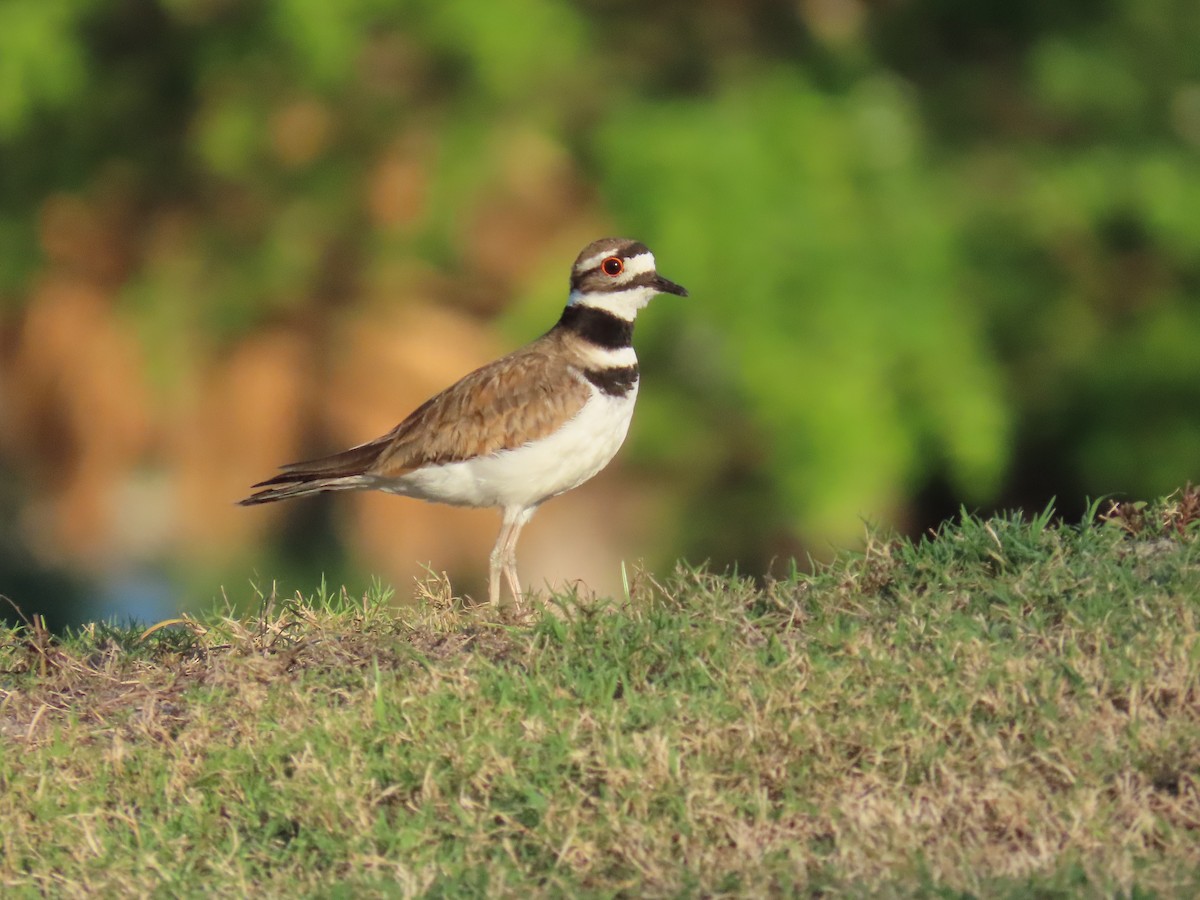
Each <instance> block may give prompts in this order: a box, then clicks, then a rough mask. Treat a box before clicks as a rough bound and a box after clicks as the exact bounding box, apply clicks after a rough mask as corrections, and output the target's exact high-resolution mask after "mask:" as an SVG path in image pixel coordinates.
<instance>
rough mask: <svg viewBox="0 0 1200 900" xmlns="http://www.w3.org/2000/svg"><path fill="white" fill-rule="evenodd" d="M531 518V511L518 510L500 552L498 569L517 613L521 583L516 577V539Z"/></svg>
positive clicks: (519, 605) (519, 606)
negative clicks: (501, 573)
mask: <svg viewBox="0 0 1200 900" xmlns="http://www.w3.org/2000/svg"><path fill="white" fill-rule="evenodd" d="M532 516H533V510H532V509H523V510H520V512H519V513H518V514H517V515H516V516H515V517H514V518H513V522H512V527H511V529H510V530H509V533H508V537H507V539H506V540H505V542H504V547H503V549H502V550H501V551H500V567H501V569H502V571H503V572H504V578H505V580H506V581H507V582H508V589H509V590H510V591H512V596H513V602H514V603H516V606H517V610H518V611H520V609H521V581H520V579H519V578H518V577H517V539H518V538H520V536H521V529H522V528H524V527H525V523H526V522H528V521H529V520H530V518H532Z"/></svg>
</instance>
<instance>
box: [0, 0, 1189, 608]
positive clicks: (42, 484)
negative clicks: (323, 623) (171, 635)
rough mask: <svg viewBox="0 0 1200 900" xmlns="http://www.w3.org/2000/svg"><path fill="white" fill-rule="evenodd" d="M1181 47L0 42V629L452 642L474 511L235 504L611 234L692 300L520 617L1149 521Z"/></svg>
mask: <svg viewBox="0 0 1200 900" xmlns="http://www.w3.org/2000/svg"><path fill="white" fill-rule="evenodd" d="M1197 48H1200V4H1197V3H1196V2H1195V0H1058V2H1054V3H1046V2H1043V0H972V2H969V3H968V2H961V0H888V2H865V0H687V2H671V0H668V2H661V3H644V2H629V0H626V2H617V0H611V2H602V0H591V2H568V0H487V2H482V0H407V2H403V0H388V2H384V0H340V2H336V3H333V2H329V0H261V2H253V0H159V2H152V0H38V2H17V0H4V2H2V3H0V378H2V381H0V593H3V594H4V595H5V596H7V597H9V598H11V599H12V600H13V601H14V602H15V603H16V604H17V605H19V606H20V607H21V609H22V610H23V611H24V612H25V613H26V614H27V615H31V614H33V613H42V614H45V615H47V616H48V617H49V619H50V621H51V623H52V624H57V625H62V624H64V623H71V622H79V621H83V620H87V619H91V618H94V617H96V616H113V615H115V616H117V617H135V618H139V619H142V620H153V619H155V618H156V617H161V616H165V615H169V614H170V613H171V612H173V611H174V610H175V609H177V608H181V607H182V608H188V607H191V606H194V605H196V604H200V605H204V604H207V603H211V602H212V601H213V599H214V598H216V597H220V596H221V594H222V592H224V593H226V594H227V595H228V596H229V597H230V598H231V599H233V600H234V601H246V602H249V600H250V598H252V597H253V590H252V588H251V584H252V583H253V584H257V585H258V586H259V588H260V589H269V588H270V586H271V585H272V584H275V585H276V586H277V589H278V590H281V591H284V592H290V591H292V590H295V589H301V590H304V591H308V590H311V589H312V588H313V587H314V586H315V584H316V583H317V581H318V580H319V579H320V578H321V576H322V574H324V575H325V576H326V578H327V579H328V581H329V583H331V584H341V583H343V582H344V583H346V584H347V585H348V586H350V588H351V590H358V589H360V588H361V587H362V586H364V585H365V584H366V583H367V582H368V581H369V580H370V579H371V578H372V577H379V578H381V579H382V580H384V581H388V582H391V583H393V584H395V585H396V587H397V590H398V595H399V596H400V598H402V599H403V598H405V597H407V596H409V595H411V593H412V589H411V577H412V576H413V575H414V574H418V573H419V572H420V571H421V566H422V565H423V564H427V563H428V564H431V565H432V567H433V568H434V569H435V570H438V571H440V570H443V569H444V570H446V571H448V572H450V574H451V575H452V577H453V578H454V581H455V585H456V588H457V589H459V590H461V591H462V592H464V593H469V594H474V595H476V596H478V594H479V593H480V589H481V588H482V579H483V574H484V571H485V569H486V554H487V551H488V549H489V548H490V546H491V543H492V540H493V538H494V535H495V532H496V530H497V527H498V518H497V516H496V514H495V513H493V512H490V511H467V510H455V509H447V508H443V507H436V506H430V505H425V504H421V503H418V502H416V501H411V500H403V499H397V498H390V497H384V496H375V495H363V496H358V497H345V496H343V497H339V498H337V499H321V500H313V501H305V502H298V503H292V504H282V505H276V506H269V507H261V508H256V509H243V508H240V507H237V506H235V505H234V501H235V500H237V499H238V498H239V497H241V496H244V495H245V493H246V491H247V488H248V486H249V485H250V484H251V483H252V482H254V481H257V480H260V479H262V478H264V477H267V476H268V475H270V474H272V472H273V470H274V467H275V466H276V465H278V464H279V463H282V462H285V461H290V460H293V459H297V458H303V457H307V456H313V455H319V454H322V453H325V452H330V451H333V450H338V449H342V448H344V447H346V446H349V445H351V444H354V443H358V442H360V441H363V440H366V439H368V438H371V437H374V436H376V435H377V434H380V433H382V432H383V431H385V430H387V429H388V428H390V427H391V426H392V425H394V424H395V423H396V422H397V421H398V420H399V419H400V418H402V417H403V416H404V415H405V414H406V413H407V412H408V411H409V410H410V409H411V408H412V407H414V406H415V405H416V404H418V403H419V402H420V401H422V400H423V399H424V398H425V397H426V396H428V395H429V394H431V393H433V392H434V391H436V390H438V389H440V388H442V387H444V386H445V385H447V384H449V383H450V382H452V381H453V380H454V379H456V378H457V377H459V376H460V375H462V374H464V373H465V372H467V371H468V370H470V369H471V368H473V367H474V366H476V365H478V364H481V363H483V362H485V361H487V360H488V359H490V358H491V357H493V356H495V355H497V354H499V353H501V352H503V351H506V350H508V349H511V348H512V347H514V346H516V345H518V344H520V343H523V342H525V341H527V340H529V339H531V338H533V337H535V336H537V335H538V334H540V333H541V332H542V331H544V330H545V329H546V328H548V327H549V326H550V325H551V324H552V323H553V321H554V320H555V318H556V317H557V315H558V313H559V310H560V308H561V306H562V303H563V300H564V298H565V292H566V283H567V273H568V267H569V265H570V263H571V261H572V260H573V259H574V256H575V254H576V253H577V252H578V250H579V248H580V247H581V246H582V245H583V244H584V243H586V242H587V241H589V240H591V239H592V238H595V237H598V236H601V235H604V234H611V233H615V234H622V235H629V236H634V237H638V238H640V239H642V240H644V241H646V242H647V243H648V244H650V245H651V247H652V248H653V249H654V250H655V252H656V254H657V256H658V259H659V263H660V268H661V270H662V271H663V272H664V274H666V275H667V276H668V277H670V278H672V279H675V280H677V281H680V282H681V283H683V284H685V285H686V286H687V287H688V288H689V289H690V290H691V292H692V296H691V298H689V299H687V300H681V299H679V298H673V297H662V298H659V299H658V300H657V301H656V302H655V303H654V304H653V305H652V306H651V307H650V308H649V309H648V310H647V311H646V312H645V313H644V314H643V316H642V317H641V319H640V321H639V325H638V335H637V344H638V350H639V354H640V356H641V358H642V363H643V385H642V396H641V398H640V401H639V404H640V406H639V411H638V414H637V416H636V417H635V420H634V427H633V430H632V433H631V437H630V440H629V442H628V443H627V445H626V448H625V450H624V451H623V453H622V454H621V455H620V456H619V457H618V461H617V463H615V464H614V465H613V466H612V467H611V468H610V469H609V470H608V471H606V472H605V473H603V474H602V475H601V476H599V477H598V478H597V480H596V481H594V482H592V483H591V484H590V485H589V486H587V487H585V488H583V489H580V490H578V491H576V492H574V493H573V494H570V495H567V496H565V497H562V498H559V499H557V500H555V501H552V502H551V503H549V504H547V505H546V506H545V507H544V508H543V509H542V510H541V511H540V512H539V514H538V516H536V517H535V518H534V520H533V523H532V524H531V525H530V527H529V529H527V531H526V533H525V536H524V537H523V539H522V545H521V561H522V568H523V571H524V574H525V577H526V580H527V582H529V583H531V584H534V585H544V584H546V583H549V584H552V585H556V586H559V587H562V586H569V585H571V584H572V583H573V582H574V580H575V579H581V580H582V582H583V583H584V584H586V585H587V587H588V588H595V589H598V590H613V589H614V588H615V587H616V586H617V585H618V584H619V578H620V569H619V565H620V560H622V559H624V560H629V561H631V562H632V561H634V560H639V559H640V560H644V561H645V564H646V565H647V566H649V567H650V568H662V567H666V566H669V565H670V564H671V561H672V560H674V559H675V558H678V557H686V558H687V559H689V560H692V561H694V562H699V561H702V560H706V559H707V560H709V561H710V562H711V563H712V564H713V565H714V566H716V567H718V568H724V567H726V566H732V565H736V566H737V568H738V570H739V571H741V572H744V573H750V574H756V575H757V574H763V573H765V572H767V571H769V570H771V568H772V566H774V567H775V568H776V569H778V568H780V567H785V568H786V566H788V565H790V561H791V559H792V558H793V557H795V558H798V559H799V560H800V561H801V562H800V565H802V566H803V565H805V564H806V560H807V559H808V558H809V555H810V554H811V555H812V556H814V557H816V558H820V557H822V556H826V555H828V554H829V552H831V550H832V549H833V548H835V547H842V546H853V545H854V544H855V543H856V542H858V541H859V540H861V537H862V534H863V522H864V520H865V521H869V522H875V523H880V524H886V525H891V526H894V527H896V528H897V529H900V530H902V531H905V532H908V533H917V532H920V531H921V530H923V529H925V528H928V527H930V526H932V525H935V524H936V523H937V522H938V521H939V520H940V519H942V518H943V517H945V516H946V515H950V514H952V513H954V512H955V511H956V510H957V508H958V506H959V504H966V505H967V506H968V507H969V508H972V509H979V510H988V509H992V508H995V507H1000V506H1022V507H1024V508H1026V509H1030V508H1037V509H1041V508H1042V507H1044V506H1045V504H1046V503H1047V502H1048V501H1049V500H1050V498H1051V497H1057V498H1058V505H1059V508H1060V509H1061V510H1062V511H1063V512H1064V513H1065V514H1067V515H1070V516H1074V515H1077V514H1078V513H1079V512H1081V511H1082V509H1083V504H1084V500H1085V497H1087V496H1089V495H1090V496H1093V497H1094V496H1097V495H1100V494H1106V493H1118V494H1120V495H1122V496H1132V497H1144V496H1149V495H1154V494H1158V493H1163V492H1167V491H1170V490H1171V489H1173V488H1175V487H1178V486H1180V485H1181V484H1182V483H1183V482H1184V481H1185V480H1187V479H1189V478H1195V477H1196V476H1197V470H1198V468H1200V467H1198V465H1197V457H1198V450H1200V302H1198V301H1200V52H1198V49H1197ZM0 612H3V613H5V614H7V615H9V617H10V618H11V617H12V615H13V613H12V611H11V610H9V609H5V610H3V611H0Z"/></svg>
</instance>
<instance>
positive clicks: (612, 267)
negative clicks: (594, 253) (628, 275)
mask: <svg viewBox="0 0 1200 900" xmlns="http://www.w3.org/2000/svg"><path fill="white" fill-rule="evenodd" d="M600 268H601V269H603V270H604V274H605V275H608V276H611V277H613V278H616V277H617V276H618V275H620V274H621V273H622V272H624V271H625V263H624V262H623V261H622V260H621V257H619V256H610V257H609V258H608V259H606V260H605V261H604V262H602V263H600Z"/></svg>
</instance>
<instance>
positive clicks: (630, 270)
mask: <svg viewBox="0 0 1200 900" xmlns="http://www.w3.org/2000/svg"><path fill="white" fill-rule="evenodd" d="M653 271H654V254H653V253H651V252H649V251H646V252H645V253H639V254H638V255H637V256H631V257H629V259H627V260H625V272H624V273H623V274H624V275H625V278H624V279H622V280H628V279H630V278H636V277H637V276H638V275H644V274H646V273H647V272H653Z"/></svg>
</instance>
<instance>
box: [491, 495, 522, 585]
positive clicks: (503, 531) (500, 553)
mask: <svg viewBox="0 0 1200 900" xmlns="http://www.w3.org/2000/svg"><path fill="white" fill-rule="evenodd" d="M516 522H517V516H516V513H510V512H509V511H508V510H507V509H506V510H505V511H504V521H503V522H501V523H500V534H498V535H497V536H496V545H495V546H494V547H492V553H491V555H490V556H489V557H488V563H489V565H488V605H489V606H496V605H497V604H499V602H500V570H501V569H503V568H504V567H505V561H504V554H505V547H506V545H507V544H508V538H509V535H510V534H511V533H512V531H513V528H514V526H515V525H516Z"/></svg>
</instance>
